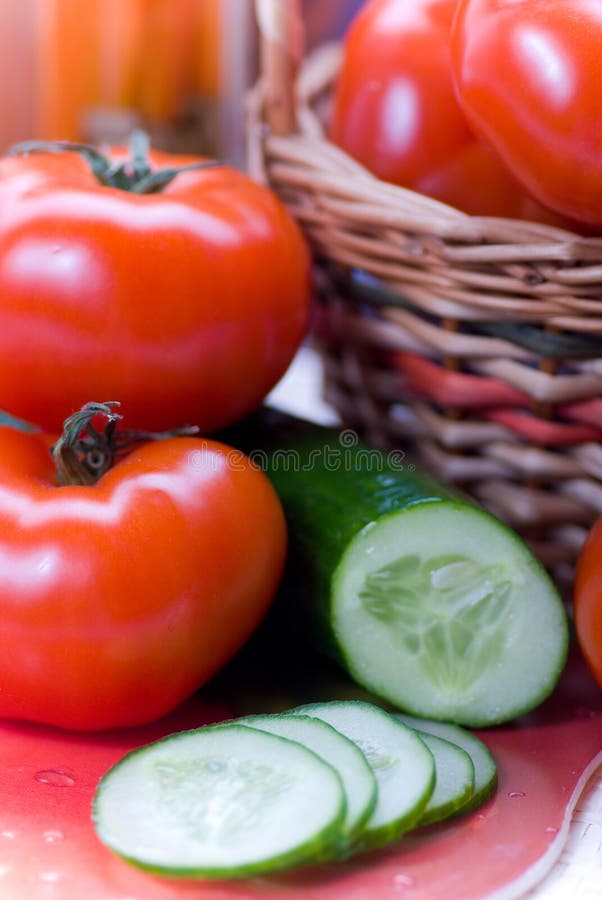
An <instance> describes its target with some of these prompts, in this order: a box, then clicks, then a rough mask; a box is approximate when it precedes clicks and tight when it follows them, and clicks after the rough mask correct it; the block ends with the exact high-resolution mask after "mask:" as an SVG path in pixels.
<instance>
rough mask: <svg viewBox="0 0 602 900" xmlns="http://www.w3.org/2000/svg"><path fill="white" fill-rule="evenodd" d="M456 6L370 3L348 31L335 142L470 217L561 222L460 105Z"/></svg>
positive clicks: (392, 0) (447, 1)
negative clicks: (453, 47) (453, 56)
mask: <svg viewBox="0 0 602 900" xmlns="http://www.w3.org/2000/svg"><path fill="white" fill-rule="evenodd" d="M457 5H458V0H411V2H408V0H370V2H368V3H366V4H365V6H364V7H363V8H362V9H361V11H360V13H359V14H358V16H357V17H356V18H355V19H354V21H353V23H352V25H351V28H350V30H349V32H348V34H347V37H346V40H345V45H344V51H343V63H342V68H341V71H340V74H339V77H338V80H337V86H336V90H335V96H334V105H333V116H332V122H331V137H332V139H333V141H334V142H335V143H337V144H338V145H340V146H341V147H343V149H345V150H346V151H347V152H348V153H349V154H350V155H351V156H353V157H355V158H356V159H358V160H359V161H360V162H361V163H362V164H363V165H365V166H366V167H367V168H368V169H370V171H372V172H373V173H374V174H376V175H378V177H379V178H382V179H384V180H385V181H390V182H393V183H394V184H398V185H401V186H403V187H407V188H411V189H412V190H414V191H418V192H420V193H423V194H427V195H429V196H431V197H434V198H436V199H438V200H441V201H443V202H445V203H448V204H450V205H451V206H455V207H456V208H458V209H461V210H463V211H465V212H467V213H470V214H473V215H493V216H503V217H510V218H526V219H533V220H538V221H546V222H551V223H554V224H556V220H555V217H554V216H553V215H552V214H551V213H549V212H548V211H547V210H544V209H543V208H541V207H540V206H539V204H538V203H536V202H534V201H533V199H532V198H531V197H529V196H528V195H527V194H525V192H524V190H523V189H522V188H520V187H519V186H518V184H517V183H516V181H515V180H514V178H513V177H512V176H511V175H510V174H509V173H508V172H507V171H506V169H505V168H504V167H503V166H502V165H501V164H500V162H499V161H498V160H497V158H495V157H494V156H493V155H492V154H491V153H490V151H489V150H488V149H486V148H485V147H484V146H483V145H482V144H481V143H480V142H479V141H477V139H476V138H475V136H474V134H473V132H472V131H471V130H470V128H469V126H468V124H467V122H466V119H465V117H464V115H463V113H462V111H461V109H460V107H459V105H458V103H457V100H456V97H455V94H454V87H453V82H452V74H451V68H450V50H449V38H450V31H451V26H452V20H453V17H454V13H455V11H456V7H457Z"/></svg>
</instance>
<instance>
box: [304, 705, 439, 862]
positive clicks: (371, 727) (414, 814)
mask: <svg viewBox="0 0 602 900" xmlns="http://www.w3.org/2000/svg"><path fill="white" fill-rule="evenodd" d="M290 712H291V713H292V714H293V715H303V716H315V717H316V718H318V719H322V721H324V722H327V723H328V724H329V725H332V727H333V728H336V730H337V731H340V732H341V734H344V735H345V736H346V737H348V738H349V739H350V740H352V741H353V742H354V743H355V744H357V746H358V747H359V748H360V750H361V751H362V753H363V754H364V756H365V757H366V759H367V760H368V763H369V764H370V766H371V768H372V770H373V772H374V775H375V778H376V783H377V785H378V799H377V802H376V807H375V808H374V811H373V812H372V814H371V816H370V817H369V819H368V820H367V822H366V824H365V825H364V828H363V831H362V832H361V834H360V836H359V838H358V840H357V842H356V845H355V846H354V848H353V849H354V850H356V851H357V850H368V849H372V848H375V847H381V846H383V845H384V844H388V843H390V842H391V841H394V840H396V839H397V838H399V837H400V836H401V835H402V834H403V833H404V832H405V831H407V830H408V829H410V828H412V827H414V825H416V824H417V823H418V822H419V821H420V818H421V816H422V814H423V812H424V810H425V808H426V805H427V803H428V800H429V798H430V796H431V794H432V792H433V789H434V787H435V763H434V760H433V756H432V754H431V753H430V751H429V750H428V748H427V747H426V745H425V744H424V743H423V741H422V740H421V739H420V738H419V737H418V735H417V734H416V732H415V731H414V730H413V729H411V728H407V727H406V726H405V725H403V724H402V723H401V722H399V721H398V720H396V719H394V718H393V717H392V716H390V715H389V714H388V713H386V712H385V711H384V710H382V709H379V707H377V706H373V705H372V704H371V703H364V702H363V701H361V700H348V701H344V700H343V701H333V702H330V703H308V704H306V705H304V706H298V707H296V708H295V709H293V710H291V711H290Z"/></svg>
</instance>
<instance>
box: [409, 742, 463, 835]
mask: <svg viewBox="0 0 602 900" xmlns="http://www.w3.org/2000/svg"><path fill="white" fill-rule="evenodd" d="M420 738H421V740H423V741H424V743H425V744H426V746H427V747H428V748H429V750H430V751H431V753H432V754H433V759H434V760H435V789H434V791H433V793H432V794H431V796H430V798H429V801H428V803H427V805H426V807H425V809H424V812H423V813H422V816H421V817H420V821H419V822H418V826H419V827H420V826H422V825H432V824H433V823H434V822H441V821H442V820H443V819H447V818H448V817H449V816H451V815H454V813H457V812H458V811H459V810H461V809H463V808H465V806H466V804H467V803H468V801H469V800H470V798H471V796H472V793H473V791H474V765H473V763H472V759H471V758H470V756H469V755H468V753H466V751H464V750H462V748H461V747H458V746H457V745H456V744H450V743H449V741H444V740H443V739H442V738H438V737H434V735H432V734H426V733H422V734H420Z"/></svg>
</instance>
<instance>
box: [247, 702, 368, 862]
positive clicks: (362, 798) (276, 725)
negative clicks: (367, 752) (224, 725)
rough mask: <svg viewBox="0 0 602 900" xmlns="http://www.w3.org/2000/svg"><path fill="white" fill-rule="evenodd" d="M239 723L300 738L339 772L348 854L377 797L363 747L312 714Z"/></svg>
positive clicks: (250, 718)
mask: <svg viewBox="0 0 602 900" xmlns="http://www.w3.org/2000/svg"><path fill="white" fill-rule="evenodd" d="M236 722H237V723H238V724H240V725H248V726H249V727H250V728H257V729H259V730H260V731H267V732H269V733H270V734H276V735H279V736H280V737H283V738H287V739H288V740H291V741H297V742H298V743H300V744H303V745H304V746H305V747H308V748H309V749H310V750H312V751H313V752H314V753H316V754H317V755H318V756H320V757H321V758H322V759H324V760H326V762H327V763H329V765H331V766H332V767H333V769H335V770H336V771H337V772H338V774H339V776H340V778H341V781H342V784H343V790H344V791H345V799H346V804H347V814H346V816H345V822H344V825H343V835H342V837H343V844H342V847H341V852H343V853H344V852H345V851H346V849H347V847H348V846H349V845H350V844H351V843H352V842H353V841H354V840H355V838H356V836H357V834H358V833H359V832H360V831H361V830H362V829H363V827H364V825H365V823H366V821H367V820H368V818H369V817H370V815H371V814H372V812H373V810H374V808H375V806H376V800H377V788H376V778H375V777H374V773H373V771H372V769H371V768H370V765H369V764H368V761H367V760H366V757H365V756H364V754H363V753H362V752H361V750H360V749H359V747H357V745H356V744H354V743H353V741H350V740H349V738H346V737H345V736H344V735H343V734H341V732H339V731H336V729H334V728H333V727H332V726H331V725H328V724H327V723H326V722H323V721H322V720H321V719H316V718H315V717H312V716H302V715H294V716H293V715H286V714H278V715H256V716H244V717H241V718H238V719H236Z"/></svg>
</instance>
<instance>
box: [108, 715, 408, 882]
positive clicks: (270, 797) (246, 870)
mask: <svg viewBox="0 0 602 900" xmlns="http://www.w3.org/2000/svg"><path fill="white" fill-rule="evenodd" d="M399 727H400V728H402V727H404V726H402V725H399ZM93 818H94V823H95V826H96V829H97V832H98V835H99V837H100V839H101V840H102V841H103V842H104V843H105V844H106V845H108V846H109V847H110V848H111V849H112V850H114V851H115V852H116V853H118V854H119V855H121V856H122V857H124V858H125V859H127V860H129V861H130V862H132V863H134V864H135V865H137V866H139V867H141V868H144V869H149V870H152V871H155V872H161V873H165V874H168V875H172V876H174V875H176V876H188V877H190V876H194V877H203V878H235V877H243V876H248V875H253V874H259V873H265V872H271V871H275V870H277V869H282V868H284V867H290V866H294V865H301V864H304V863H306V862H309V861H311V862H315V861H318V860H320V859H322V858H325V857H328V856H329V855H331V848H332V846H333V844H337V842H338V841H339V838H340V835H341V830H342V828H343V825H344V822H345V795H344V791H343V786H342V783H341V779H340V777H339V776H338V774H337V773H336V771H335V770H334V769H333V768H332V767H331V766H329V765H328V763H326V762H324V760H323V759H321V758H320V757H318V756H316V754H315V753H312V752H311V751H310V750H308V749H307V748H306V747H302V746H301V745H299V744H298V743H295V742H293V741H287V740H284V739H283V738H281V737H277V736H276V735H273V734H268V733H266V732H264V731H258V730H256V729H254V728H249V727H247V726H243V725H237V724H233V723H228V724H225V725H215V726H213V725H212V726H206V727H203V728H199V729H196V730H194V731H185V732H180V733H179V734H174V735H170V736H169V737H167V738H163V739H162V740H159V741H157V742H155V743H153V744H149V745H147V746H145V747H142V748H140V749H138V750H134V751H132V752H131V753H128V754H127V755H126V756H125V757H124V758H123V759H122V760H121V761H120V762H118V763H117V764H116V765H115V766H114V767H113V768H112V769H110V770H109V772H108V773H107V774H106V775H104V777H103V778H102V780H101V782H100V784H99V786H98V789H97V791H96V795H95V798H94V807H93Z"/></svg>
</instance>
